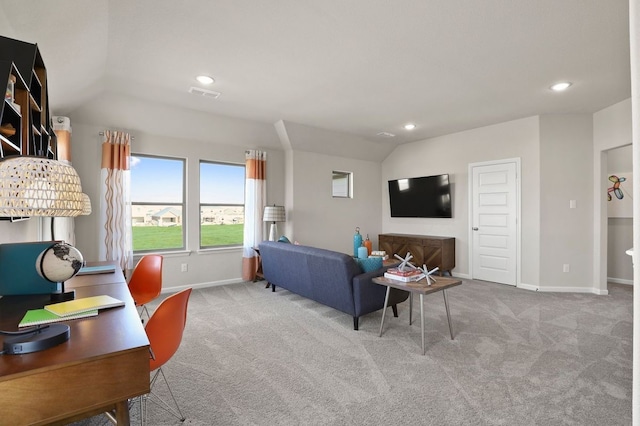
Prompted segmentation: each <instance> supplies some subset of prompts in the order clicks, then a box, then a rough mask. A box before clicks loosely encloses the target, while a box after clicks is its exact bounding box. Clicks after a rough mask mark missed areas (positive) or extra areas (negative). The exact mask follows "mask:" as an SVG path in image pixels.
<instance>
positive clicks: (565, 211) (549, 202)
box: [540, 114, 593, 291]
mask: <svg viewBox="0 0 640 426" xmlns="http://www.w3.org/2000/svg"><path fill="white" fill-rule="evenodd" d="M592 129H593V125H592V115H591V114H558V115H543V116H541V117H540V194H541V197H540V247H541V248H542V250H541V252H540V271H541V274H540V287H541V289H544V290H546V291H590V289H589V288H590V287H591V283H592V282H593V278H592V277H593V275H592V274H593V271H592V268H591V267H590V265H591V261H592V257H591V256H592V253H593V232H592V226H591V224H592V223H593V207H592V206H593V192H592V190H591V188H592V186H593V174H592V164H593V152H592V149H591V146H592V143H593V142H592V141H593V134H592ZM570 200H575V202H576V208H575V209H572V208H570V207H569V201H570ZM565 264H567V265H569V272H563V265H565Z"/></svg>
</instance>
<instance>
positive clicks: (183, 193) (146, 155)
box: [130, 153, 188, 256]
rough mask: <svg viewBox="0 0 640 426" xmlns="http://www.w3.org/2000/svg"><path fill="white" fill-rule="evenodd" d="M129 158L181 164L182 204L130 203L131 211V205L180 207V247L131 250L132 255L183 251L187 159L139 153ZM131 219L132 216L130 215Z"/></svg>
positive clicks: (185, 243)
mask: <svg viewBox="0 0 640 426" xmlns="http://www.w3.org/2000/svg"><path fill="white" fill-rule="evenodd" d="M131 157H132V158H133V157H142V158H151V159H161V160H171V161H179V162H181V163H182V203H174V202H147V201H145V202H136V203H134V201H133V199H131V200H130V202H131V209H133V205H134V204H135V205H138V206H178V207H182V209H181V212H182V220H181V225H182V246H181V247H171V248H154V249H149V250H133V255H134V256H138V255H144V254H149V253H170V252H176V251H184V250H186V248H187V226H188V224H187V222H188V221H187V216H188V215H187V159H186V158H181V157H172V156H167V155H156V154H140V153H131ZM130 180H131V182H133V179H132V177H130ZM132 219H133V214H132ZM131 228H132V230H131V246H132V248H133V220H132V223H131Z"/></svg>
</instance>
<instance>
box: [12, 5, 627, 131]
mask: <svg viewBox="0 0 640 426" xmlns="http://www.w3.org/2000/svg"><path fill="white" fill-rule="evenodd" d="M0 28H3V31H2V35H6V36H9V37H13V38H18V39H20V40H24V41H28V42H33V43H38V45H39V46H40V50H41V52H42V55H43V58H44V61H45V64H46V66H47V70H48V73H49V83H50V87H49V96H50V103H51V106H52V109H53V111H54V112H55V113H56V114H57V115H67V114H69V113H72V112H73V111H74V110H77V109H78V108H81V107H82V105H83V104H84V103H85V102H86V101H87V100H89V99H90V98H92V97H94V96H96V95H98V94H100V93H102V92H123V93H127V94H129V95H132V96H135V97H138V98H142V99H147V100H153V101H159V102H162V103H167V104H171V105H174V106H179V107H184V108H189V109H195V110H199V111H204V112H208V113H213V114H218V115H223V116H230V117H237V118H243V119H250V120H257V121H260V122H266V123H276V122H277V121H279V120H285V121H287V122H293V123H298V124H302V125H306V126H313V127H319V128H322V129H328V130H333V131H339V132H345V133H348V134H353V135H356V136H359V137H361V138H365V139H368V140H372V141H381V139H380V137H378V136H376V134H377V133H378V132H382V131H386V132H391V133H395V134H396V135H397V137H396V138H394V139H382V141H383V142H385V143H392V144H396V143H403V142H410V141H415V140H421V139H425V138H427V137H432V136H437V135H442V134H447V133H452V132H455V131H460V130H465V129H470V128H475V127H479V126H483V125H488V124H493V123H498V122H502V121H507V120H511V119H516V118H521V117H527V116H531V115H538V114H556V113H584V112H588V113H591V112H595V111H598V110H600V109H602V108H604V107H607V106H609V105H612V104H614V103H616V102H619V101H621V100H623V99H626V98H628V97H629V96H630V71H629V30H628V0H606V1H605V0H476V1H447V0H401V1H400V0H397V1H389V0H322V1H320V0H269V1H259V0H189V1H174V0H173V1H169V0H136V1H131V0H91V1H88V0H57V1H42V0H3V1H2V3H1V4H0ZM199 73H205V74H210V75H212V76H213V77H214V78H215V79H216V83H215V84H214V85H212V86H210V89H212V90H215V91H218V92H221V93H222V95H221V96H220V97H219V98H218V99H217V100H211V99H206V98H202V97H196V96H194V95H191V94H189V93H187V90H188V88H189V87H190V86H199V83H197V82H196V81H195V78H194V77H195V76H196V74H199ZM559 80H570V81H572V82H573V86H572V87H571V89H570V90H568V91H567V92H564V93H554V92H551V91H550V90H549V89H548V87H549V86H550V85H551V84H552V83H554V82H556V81H559ZM406 122H414V123H416V124H417V126H418V127H417V129H416V130H414V131H412V132H407V131H404V130H403V129H402V125H403V124H404V123H406Z"/></svg>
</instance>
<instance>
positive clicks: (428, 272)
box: [417, 265, 440, 285]
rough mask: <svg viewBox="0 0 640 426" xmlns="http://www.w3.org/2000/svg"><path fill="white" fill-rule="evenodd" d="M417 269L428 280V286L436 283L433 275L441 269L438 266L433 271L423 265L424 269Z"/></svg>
mask: <svg viewBox="0 0 640 426" xmlns="http://www.w3.org/2000/svg"><path fill="white" fill-rule="evenodd" d="M417 269H420V271H422V274H423V275H424V278H425V279H426V280H427V285H431V284H432V283H434V282H435V281H436V279H435V278H434V277H432V276H431V274H433V273H434V272H436V271H437V270H438V269H440V268H439V267H438V266H436V267H435V268H433V269H432V270H429V268H427V265H422V268H417Z"/></svg>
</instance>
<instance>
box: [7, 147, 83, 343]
mask: <svg viewBox="0 0 640 426" xmlns="http://www.w3.org/2000/svg"><path fill="white" fill-rule="evenodd" d="M83 211H85V199H84V196H83V193H82V186H81V185H80V177H79V176H78V173H77V172H76V171H75V169H74V168H73V167H71V166H70V165H68V164H66V163H63V162H60V161H57V160H53V159H50V158H46V157H36V156H11V157H5V158H3V159H0V217H30V216H46V217H75V216H79V215H81V214H82V213H83ZM50 248H51V249H52V250H53V246H52V247H50ZM47 250H49V249H47ZM76 251H77V250H76ZM78 253H79V252H78ZM51 256H53V257H55V254H53V255H49V256H48V258H50V257H51ZM44 257H45V254H43V258H44ZM80 257H81V255H80ZM45 263H47V264H49V262H47V261H46V260H45ZM34 267H36V265H34ZM36 269H37V270H38V273H41V272H42V270H43V269H45V270H49V268H48V267H46V266H45V267H44V268H43V267H42V265H41V267H40V268H37V267H36ZM57 269H58V267H57V265H55V261H54V264H53V265H52V266H51V272H53V271H54V270H57ZM63 269H64V268H63ZM72 269H74V272H73V274H70V275H71V276H73V275H75V273H77V270H75V266H74V267H73V268H72ZM78 269H79V268H78ZM51 275H55V274H54V273H52V274H51ZM50 278H54V277H50ZM56 278H57V277H55V278H54V279H56ZM62 294H63V295H64V290H63V291H62ZM63 297H64V296H63ZM1 333H2V334H13V335H14V336H13V337H11V338H6V339H5V340H4V343H3V351H4V353H7V354H17V353H29V352H36V351H41V350H44V349H47V348H50V347H52V346H55V345H58V344H60V343H63V342H65V341H67V340H68V339H69V336H70V329H69V326H68V325H66V324H47V325H42V326H36V327H35V328H31V329H28V330H23V331H18V332H11V333H7V332H1Z"/></svg>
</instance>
